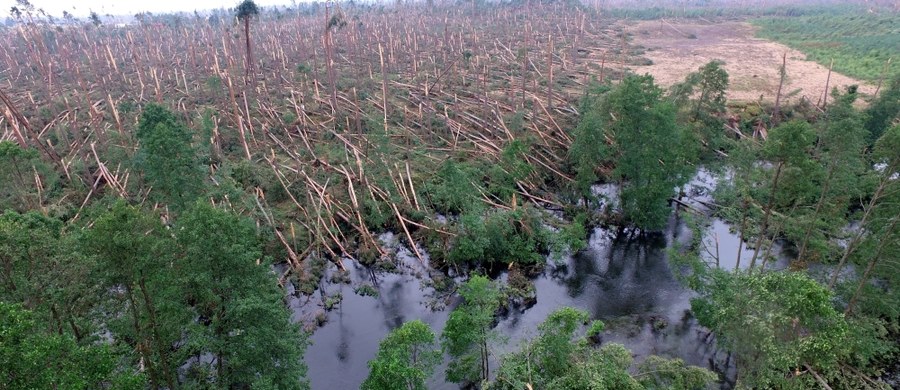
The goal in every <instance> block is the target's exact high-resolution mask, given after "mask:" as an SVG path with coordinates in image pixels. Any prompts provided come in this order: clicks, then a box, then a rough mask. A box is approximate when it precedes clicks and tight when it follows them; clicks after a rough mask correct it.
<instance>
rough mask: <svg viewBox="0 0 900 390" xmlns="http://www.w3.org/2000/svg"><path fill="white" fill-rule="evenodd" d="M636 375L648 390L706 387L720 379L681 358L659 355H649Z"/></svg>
mask: <svg viewBox="0 0 900 390" xmlns="http://www.w3.org/2000/svg"><path fill="white" fill-rule="evenodd" d="M635 377H636V378H638V381H639V382H640V383H641V385H642V386H644V388H645V389H647V390H656V389H659V390H663V389H667V390H694V389H705V388H707V386H708V385H709V384H710V383H714V382H715V381H716V380H717V379H718V377H717V376H716V374H715V373H713V372H711V371H709V370H706V369H703V368H700V367H696V366H688V365H686V364H685V363H684V361H683V360H681V359H664V358H661V357H659V356H650V357H647V360H645V361H644V362H643V363H641V365H640V367H639V368H638V372H637V374H635Z"/></svg>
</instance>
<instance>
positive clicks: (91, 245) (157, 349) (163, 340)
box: [81, 201, 188, 389]
mask: <svg viewBox="0 0 900 390" xmlns="http://www.w3.org/2000/svg"><path fill="white" fill-rule="evenodd" d="M170 237H171V236H170V235H169V233H167V232H166V229H165V227H163V225H162V223H160V220H159V218H158V217H156V216H153V215H150V214H148V213H146V212H144V211H142V210H140V209H138V208H135V207H132V206H128V205H126V204H125V203H124V202H122V201H119V202H117V203H116V204H115V205H114V206H113V207H112V209H110V210H109V211H107V212H105V213H104V214H103V215H101V216H100V217H99V218H98V219H97V220H96V221H95V222H94V225H93V227H92V228H91V229H90V230H87V231H86V232H85V233H84V234H83V235H82V237H81V238H82V242H83V247H82V249H83V250H84V251H85V252H86V254H88V255H92V256H93V257H94V259H95V260H96V270H95V271H94V272H95V277H96V278H97V281H98V283H100V284H101V285H102V287H103V291H105V294H106V295H108V299H109V301H110V302H111V303H110V304H111V305H112V306H111V307H110V308H109V310H111V311H112V312H114V313H117V314H119V315H116V316H114V317H113V318H110V320H109V321H108V324H107V325H108V327H109V330H110V333H111V336H112V337H113V339H114V340H116V341H117V342H121V343H126V344H127V345H128V346H129V347H131V348H132V349H134V350H135V351H136V352H137V356H136V357H135V359H134V361H135V363H137V364H141V365H143V366H145V367H146V371H147V373H148V376H149V379H150V384H151V385H152V386H153V387H154V388H159V387H163V386H168V388H170V389H173V388H175V383H176V380H177V378H176V377H177V375H176V374H177V369H178V366H179V364H180V362H178V361H177V359H176V358H175V356H174V355H175V354H174V353H173V351H174V350H175V349H174V345H175V344H176V343H177V342H178V341H179V340H180V339H181V338H182V328H183V326H184V325H185V324H186V323H187V321H188V317H187V313H186V311H185V310H184V309H183V307H182V306H181V305H178V304H177V302H178V301H179V298H180V296H181V295H182V294H181V291H180V290H179V289H178V288H177V287H178V286H177V283H175V281H176V272H175V269H173V268H172V262H171V258H170V257H169V256H167V250H168V249H169V248H171V247H172V246H173V243H172V242H171V238H170Z"/></svg>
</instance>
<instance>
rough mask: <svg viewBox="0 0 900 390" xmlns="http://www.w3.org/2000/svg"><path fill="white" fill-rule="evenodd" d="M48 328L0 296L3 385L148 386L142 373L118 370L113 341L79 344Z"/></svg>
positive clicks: (0, 384) (0, 372) (0, 381)
mask: <svg viewBox="0 0 900 390" xmlns="http://www.w3.org/2000/svg"><path fill="white" fill-rule="evenodd" d="M43 329H46V328H45V327H43V326H41V325H40V324H38V323H37V322H36V321H35V319H34V315H33V314H32V312H30V311H28V310H26V309H24V308H22V307H21V306H20V305H13V304H9V303H5V302H0V388H3V389H75V390H80V389H85V390H87V389H105V388H115V389H135V390H137V389H142V388H144V385H143V383H142V382H143V378H142V377H141V376H139V375H134V374H132V373H131V372H130V371H125V372H120V371H119V370H117V367H116V356H115V355H114V354H113V353H112V351H111V348H109V346H107V345H96V344H89V345H79V344H77V343H76V342H75V340H74V339H73V338H72V337H71V336H69V335H63V334H56V333H44V331H43Z"/></svg>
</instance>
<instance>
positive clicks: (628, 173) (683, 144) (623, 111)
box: [599, 75, 695, 230]
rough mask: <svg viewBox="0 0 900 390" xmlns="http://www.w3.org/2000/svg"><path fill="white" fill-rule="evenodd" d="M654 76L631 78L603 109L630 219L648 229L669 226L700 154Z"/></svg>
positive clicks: (640, 226)
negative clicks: (675, 199) (671, 202)
mask: <svg viewBox="0 0 900 390" xmlns="http://www.w3.org/2000/svg"><path fill="white" fill-rule="evenodd" d="M661 96H662V90H661V89H660V88H659V87H657V86H656V85H655V84H654V83H653V77H651V76H649V75H646V76H628V77H626V78H625V79H624V80H623V81H622V83H621V84H620V85H619V86H617V87H616V88H615V89H614V90H612V91H611V92H610V93H609V94H608V95H607V96H606V97H605V99H604V100H603V102H602V104H601V105H600V107H599V110H600V112H601V113H605V115H602V117H601V118H602V119H603V126H602V128H603V131H604V132H605V133H604V134H605V135H606V136H607V137H608V138H609V139H611V140H612V143H613V145H612V146H611V148H610V152H611V154H610V155H608V156H607V158H609V159H611V160H612V161H614V162H615V166H616V168H615V169H614V170H613V173H612V177H613V178H614V179H616V180H617V181H619V182H620V183H622V192H621V197H622V199H621V202H622V210H623V212H624V214H625V217H626V218H627V219H628V220H629V221H630V222H631V223H633V224H634V225H635V226H637V227H638V228H640V229H642V230H656V229H660V228H662V227H663V226H665V223H666V220H667V218H668V216H669V214H670V213H671V211H670V208H669V206H668V199H669V198H670V197H671V196H672V195H673V194H674V192H675V187H677V186H680V185H682V184H684V183H685V182H686V181H687V179H688V178H689V175H690V173H691V172H692V169H693V168H692V165H691V162H692V161H693V159H694V157H693V156H694V154H695V152H694V151H693V150H692V148H691V147H690V146H689V142H688V137H686V135H685V132H684V130H683V129H681V128H680V127H679V126H678V125H677V124H676V120H675V108H674V106H672V105H671V104H669V103H666V102H663V101H662V100H661Z"/></svg>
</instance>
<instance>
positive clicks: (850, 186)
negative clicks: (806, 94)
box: [785, 87, 866, 261]
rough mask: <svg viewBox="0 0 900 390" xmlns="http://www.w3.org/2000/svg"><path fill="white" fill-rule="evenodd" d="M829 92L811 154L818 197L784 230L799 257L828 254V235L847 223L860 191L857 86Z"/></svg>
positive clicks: (862, 165)
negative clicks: (815, 165) (818, 174)
mask: <svg viewBox="0 0 900 390" xmlns="http://www.w3.org/2000/svg"><path fill="white" fill-rule="evenodd" d="M832 96H833V100H832V103H831V104H830V105H829V106H828V108H827V112H826V117H825V120H824V121H822V125H821V126H819V136H818V142H817V143H816V150H815V152H814V156H813V158H815V159H816V160H817V161H816V162H817V163H818V165H820V166H821V168H820V169H823V170H824V174H823V175H821V180H817V182H818V183H816V184H817V185H815V187H817V188H818V192H819V195H818V199H817V200H816V203H815V205H814V206H813V207H811V208H806V209H800V210H799V211H800V213H799V215H798V218H797V223H795V224H790V226H789V228H788V229H786V230H785V233H787V237H788V238H789V239H792V240H793V241H794V242H797V243H798V247H799V248H800V249H799V251H798V255H797V258H798V259H799V260H800V261H807V260H810V259H812V260H815V259H817V258H823V257H826V258H827V257H828V255H829V254H830V253H829V252H832V251H833V250H834V249H835V248H834V246H833V245H831V244H830V242H829V237H833V236H836V235H838V234H839V231H838V230H839V229H841V228H842V227H843V226H844V225H846V223H847V222H846V218H845V216H846V215H847V210H848V209H849V207H850V202H851V201H853V200H854V199H856V198H858V197H859V196H860V195H862V193H861V191H860V189H861V188H862V187H863V186H862V177H864V174H865V171H866V162H865V160H864V152H865V149H866V134H865V129H864V128H863V126H862V123H861V119H860V115H859V112H858V111H857V110H856V108H854V107H853V104H854V102H855V101H856V99H857V93H856V87H850V88H849V89H848V90H847V92H846V93H843V94H841V93H838V92H837V90H836V89H835V91H834V92H833V93H832ZM806 210H808V212H806Z"/></svg>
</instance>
